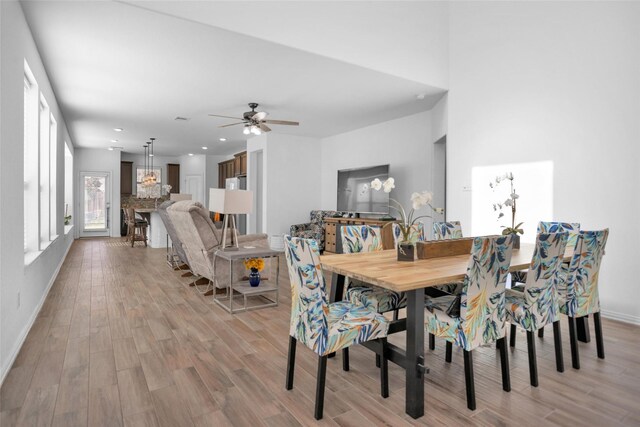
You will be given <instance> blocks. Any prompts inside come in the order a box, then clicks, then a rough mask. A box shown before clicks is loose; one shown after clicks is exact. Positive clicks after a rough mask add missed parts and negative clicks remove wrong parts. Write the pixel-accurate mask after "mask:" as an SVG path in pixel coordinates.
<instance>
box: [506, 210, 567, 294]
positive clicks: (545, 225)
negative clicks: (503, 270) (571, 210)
mask: <svg viewBox="0 0 640 427" xmlns="http://www.w3.org/2000/svg"><path fill="white" fill-rule="evenodd" d="M565 232H566V233H569V237H568V239H567V246H568V247H570V248H573V247H575V246H576V241H577V240H578V234H580V223H578V222H558V221H540V222H539V223H538V231H537V234H540V233H565ZM562 268H563V269H564V271H565V273H566V266H565V265H562ZM526 281H527V272H526V271H514V272H512V273H511V282H512V283H526Z"/></svg>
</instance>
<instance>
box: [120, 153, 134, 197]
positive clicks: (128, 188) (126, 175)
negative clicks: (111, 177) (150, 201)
mask: <svg viewBox="0 0 640 427" xmlns="http://www.w3.org/2000/svg"><path fill="white" fill-rule="evenodd" d="M131 194H133V162H127V161H121V162H120V195H122V196H130V195H131Z"/></svg>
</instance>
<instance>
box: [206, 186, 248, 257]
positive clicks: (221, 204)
mask: <svg viewBox="0 0 640 427" xmlns="http://www.w3.org/2000/svg"><path fill="white" fill-rule="evenodd" d="M252 209H253V191H247V190H226V189H224V188H210V189H209V210H210V211H212V212H219V213H222V214H224V221H223V223H222V250H237V249H238V230H237V228H236V217H235V216H236V215H237V214H249V213H251V211H252ZM228 228H231V232H232V233H233V244H232V245H230V246H229V247H227V229H228Z"/></svg>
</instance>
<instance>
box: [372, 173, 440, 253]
mask: <svg viewBox="0 0 640 427" xmlns="http://www.w3.org/2000/svg"><path fill="white" fill-rule="evenodd" d="M394 188H396V185H395V179H393V178H392V177H389V178H387V180H386V181H384V182H382V181H380V179H378V178H376V179H374V180H373V181H371V189H372V190H376V191H380V190H383V191H384V192H385V193H391V190H393V189H394ZM431 200H433V194H431V193H430V192H428V191H422V192H420V193H413V194H412V195H411V210H410V211H409V214H407V211H406V210H405V209H404V207H403V206H402V204H401V203H400V202H398V201H397V200H395V199H393V198H391V197H389V202H390V204H389V208H390V209H393V210H395V211H396V212H398V213H399V214H400V218H401V222H399V223H398V226H399V227H400V232H401V233H402V241H404V242H413V243H415V240H417V238H418V236H417V234H416V233H412V231H415V229H414V227H415V226H416V224H417V223H418V220H419V219H420V218H431V216H430V215H420V216H415V214H416V211H417V210H419V209H421V208H423V207H424V206H429V208H431V210H432V211H434V212H435V208H434V207H433V206H431ZM387 225H389V224H385V227H386V226H387Z"/></svg>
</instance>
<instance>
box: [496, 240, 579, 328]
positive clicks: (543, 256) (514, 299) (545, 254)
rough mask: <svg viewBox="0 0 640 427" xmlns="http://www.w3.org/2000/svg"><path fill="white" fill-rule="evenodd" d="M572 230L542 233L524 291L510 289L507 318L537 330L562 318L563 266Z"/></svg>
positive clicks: (507, 300)
mask: <svg viewBox="0 0 640 427" xmlns="http://www.w3.org/2000/svg"><path fill="white" fill-rule="evenodd" d="M568 237H569V233H567V232H563V233H545V232H542V233H539V234H538V236H537V237H536V244H535V249H534V252H533V257H532V259H531V264H530V265H529V274H527V280H526V282H525V285H524V289H523V291H522V292H519V291H516V290H511V289H508V290H507V295H506V311H507V320H508V321H509V322H510V323H512V324H516V325H518V326H520V327H521V328H522V329H524V330H526V331H536V330H538V329H540V328H543V327H544V326H545V325H548V324H550V323H553V322H556V321H557V320H559V317H560V315H559V311H558V310H559V308H558V292H557V284H558V281H559V274H560V268H561V265H562V259H563V257H564V251H565V248H566V245H567V239H568Z"/></svg>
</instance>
